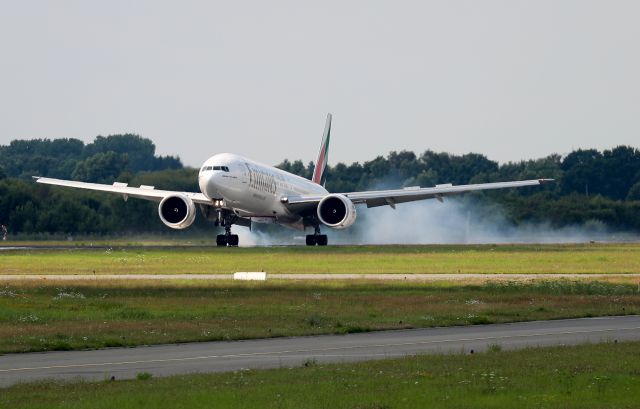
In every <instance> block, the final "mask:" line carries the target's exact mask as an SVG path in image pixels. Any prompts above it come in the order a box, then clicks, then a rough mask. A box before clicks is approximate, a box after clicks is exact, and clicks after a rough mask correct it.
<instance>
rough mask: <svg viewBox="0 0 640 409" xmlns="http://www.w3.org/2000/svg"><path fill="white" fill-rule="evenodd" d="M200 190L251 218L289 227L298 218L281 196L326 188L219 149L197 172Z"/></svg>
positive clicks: (299, 220)
mask: <svg viewBox="0 0 640 409" xmlns="http://www.w3.org/2000/svg"><path fill="white" fill-rule="evenodd" d="M198 184H199V186H200V191H201V192H202V193H203V194H204V195H205V196H206V197H207V198H209V199H211V200H212V201H218V200H219V201H222V204H221V205H222V206H223V207H224V208H227V209H231V210H233V212H234V213H235V214H237V215H238V216H241V217H250V218H251V219H252V220H253V221H255V222H263V223H279V224H284V225H289V226H292V227H301V226H296V225H298V224H300V223H301V222H302V220H301V218H300V216H299V215H297V214H294V213H291V212H289V211H288V209H287V207H286V206H285V205H284V203H283V202H282V198H286V197H289V196H298V195H326V194H327V193H328V192H327V190H326V189H325V188H324V187H322V186H320V185H318V184H316V183H313V182H312V181H310V180H307V179H305V178H302V177H300V176H297V175H294V174H291V173H289V172H285V171H283V170H281V169H278V168H274V167H273V166H268V165H264V164H261V163H258V162H255V161H252V160H250V159H247V158H244V157H242V156H239V155H234V154H231V153H220V154H218V155H214V156H212V157H210V158H209V159H207V160H206V161H205V162H204V163H203V164H202V166H201V167H200V173H199V175H198Z"/></svg>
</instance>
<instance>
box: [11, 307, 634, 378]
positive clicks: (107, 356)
mask: <svg viewBox="0 0 640 409" xmlns="http://www.w3.org/2000/svg"><path fill="white" fill-rule="evenodd" d="M628 340H640V316H622V317H603V318H582V319H570V320H556V321H534V322H522V323H513V324H494V325H478V326H466V327H448V328H429V329H416V330H401V331H380V332H370V333H360V334H349V335H324V336H311V337H291V338H272V339H259V340H248V341H229V342H202V343H189V344H178V345H159V346H149V347H138V348H111V349H103V350H96V351H69V352H46V353H28V354H9V355H4V356H0V387H7V386H10V385H13V384H16V383H19V382H32V381H37V380H43V379H55V380H73V379H83V380H90V381H98V380H104V379H109V378H111V377H112V376H113V377H115V379H127V378H134V377H135V376H136V374H138V373H140V372H149V373H151V374H152V375H153V376H156V377H158V376H169V375H177V374H187V373H198V372H227V371H237V370H243V369H260V368H279V367H292V366H299V365H302V364H304V362H306V361H308V360H315V361H316V362H318V363H330V362H352V361H364V360H372V359H383V358H392V357H401V356H407V355H415V354H423V353H465V354H469V353H471V351H472V350H473V351H474V352H480V351H483V350H486V349H487V347H488V346H490V345H500V347H501V348H502V349H503V350H508V349H518V348H525V347H533V346H552V345H575V344H583V343H598V342H617V341H628Z"/></svg>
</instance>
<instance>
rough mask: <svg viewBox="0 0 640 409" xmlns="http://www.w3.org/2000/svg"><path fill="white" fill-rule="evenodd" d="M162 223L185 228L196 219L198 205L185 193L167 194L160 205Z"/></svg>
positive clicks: (176, 227)
mask: <svg viewBox="0 0 640 409" xmlns="http://www.w3.org/2000/svg"><path fill="white" fill-rule="evenodd" d="M158 214H159V215H160V220H162V223H164V224H166V225H167V226H169V227H171V228H172V229H185V228H187V227H189V226H191V225H192V224H193V221H194V220H195V219H196V205H195V204H194V203H193V200H191V198H189V197H187V196H185V195H180V194H178V195H172V196H167V197H165V198H164V199H162V201H161V202H160V205H159V206H158Z"/></svg>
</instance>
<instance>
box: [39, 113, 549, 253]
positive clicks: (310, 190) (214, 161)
mask: <svg viewBox="0 0 640 409" xmlns="http://www.w3.org/2000/svg"><path fill="white" fill-rule="evenodd" d="M331 118H332V117H331V114H328V115H327V119H326V123H325V128H324V133H323V136H322V143H321V144H320V151H319V153H318V157H317V160H316V162H315V168H314V171H313V176H312V178H311V180H308V179H305V178H303V177H300V176H297V175H294V174H291V173H289V172H285V171H283V170H281V169H278V168H275V167H273V166H268V165H264V164H261V163H258V162H255V161H253V160H251V159H248V158H245V157H242V156H240V155H235V154H232V153H219V154H216V155H214V156H211V157H210V158H209V159H207V160H206V161H205V162H204V163H203V164H202V167H201V168H200V172H199V174H198V185H199V187H200V192H177V191H169V190H159V189H156V188H155V187H154V186H145V185H142V186H140V187H131V186H128V184H127V183H119V182H115V183H113V185H107V184H98V183H87V182H78V181H72V180H61V179H51V178H47V177H40V176H34V177H33V178H34V179H35V180H36V182H37V183H43V184H48V185H56V186H65V187H72V188H79V189H89V190H95V191H101V192H109V193H115V194H120V195H122V196H123V198H124V199H125V200H127V198H129V197H133V198H138V199H145V200H152V201H156V202H159V205H158V215H159V216H160V220H161V221H162V223H164V224H165V225H167V226H168V227H170V228H172V229H185V228H187V227H189V226H190V225H191V224H193V222H194V220H195V217H196V213H197V210H196V206H197V207H198V208H199V209H200V211H201V213H202V215H203V216H204V217H206V218H207V219H208V220H213V221H214V224H215V226H221V227H223V228H224V231H225V233H224V234H219V235H218V236H217V237H216V244H217V245H218V246H238V241H239V240H238V235H237V234H232V233H231V227H232V226H233V225H239V226H246V227H249V228H251V223H272V224H279V225H283V226H286V227H290V228H294V229H298V230H302V231H304V230H305V229H307V228H311V229H313V234H308V235H307V236H306V244H307V245H308V246H314V245H318V246H326V245H327V243H328V240H327V235H326V234H321V230H320V228H321V226H322V227H328V228H331V229H337V230H341V229H346V228H348V227H350V226H352V225H353V224H354V223H355V221H356V215H357V212H356V205H366V206H367V207H368V208H369V207H377V206H390V207H391V208H393V209H396V205H398V204H401V203H406V202H412V201H416V200H425V199H436V200H438V201H443V198H444V197H445V196H450V195H457V194H461V193H465V192H472V191H478V190H491V189H505V188H516V187H523V186H535V185H541V184H543V183H545V182H549V181H552V180H553V179H534V180H522V181H512V182H494V183H481V184H473V185H457V186H454V185H452V184H450V183H447V184H440V185H436V186H435V187H419V186H415V187H405V188H403V189H393V190H374V191H364V192H344V193H330V192H329V191H327V189H325V188H324V185H325V179H326V174H327V172H326V171H327V161H328V154H329V140H330V136H331Z"/></svg>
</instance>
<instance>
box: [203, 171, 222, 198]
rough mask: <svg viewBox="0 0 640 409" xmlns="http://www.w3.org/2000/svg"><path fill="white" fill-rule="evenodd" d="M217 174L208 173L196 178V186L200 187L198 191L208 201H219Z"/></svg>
mask: <svg viewBox="0 0 640 409" xmlns="http://www.w3.org/2000/svg"><path fill="white" fill-rule="evenodd" d="M217 179H218V176H217V172H213V173H211V172H208V173H204V174H202V175H200V177H199V178H198V184H199V185H200V191H201V192H202V193H203V194H204V195H205V196H207V197H208V198H209V199H220V198H222V196H221V195H220V190H219V186H218V183H217Z"/></svg>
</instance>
